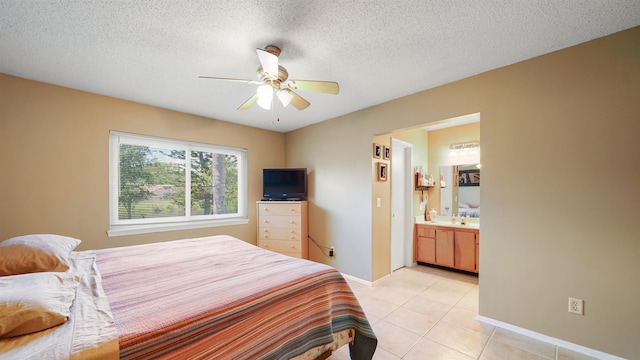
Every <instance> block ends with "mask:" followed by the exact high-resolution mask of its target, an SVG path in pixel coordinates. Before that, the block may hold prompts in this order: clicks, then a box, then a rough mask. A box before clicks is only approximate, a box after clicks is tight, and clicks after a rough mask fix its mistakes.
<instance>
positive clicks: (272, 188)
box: [262, 168, 307, 200]
mask: <svg viewBox="0 0 640 360" xmlns="http://www.w3.org/2000/svg"><path fill="white" fill-rule="evenodd" d="M262 197H263V199H265V200H305V199H306V198H307V169H306V168H290V169H262Z"/></svg>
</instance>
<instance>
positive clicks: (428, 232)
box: [417, 225, 436, 238]
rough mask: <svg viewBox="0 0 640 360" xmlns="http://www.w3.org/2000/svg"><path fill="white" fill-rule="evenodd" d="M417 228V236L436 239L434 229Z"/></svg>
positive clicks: (426, 227)
mask: <svg viewBox="0 0 640 360" xmlns="http://www.w3.org/2000/svg"><path fill="white" fill-rule="evenodd" d="M417 228H418V236H421V237H429V238H435V237H436V229H435V228H432V227H428V226H424V225H418V226H417Z"/></svg>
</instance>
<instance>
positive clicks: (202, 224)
mask: <svg viewBox="0 0 640 360" xmlns="http://www.w3.org/2000/svg"><path fill="white" fill-rule="evenodd" d="M248 223H249V219H248V218H235V219H224V220H203V221H183V222H175V223H164V224H145V225H139V224H138V225H111V228H110V229H109V231H107V236H109V237H116V236H126V235H136V234H148V233H155V232H163V231H174V230H189V229H201V228H206V227H218V226H230V225H245V224H248Z"/></svg>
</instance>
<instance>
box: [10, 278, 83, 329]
mask: <svg viewBox="0 0 640 360" xmlns="http://www.w3.org/2000/svg"><path fill="white" fill-rule="evenodd" d="M78 281H79V279H78V277H77V276H75V275H72V274H70V273H59V272H41V273H35V274H24V275H14V276H5V277H2V278H0V338H3V337H14V336H20V335H25V334H30V333H34V332H38V331H42V330H46V329H49V328H51V327H54V326H57V325H61V324H63V323H65V322H66V321H67V319H68V318H69V315H70V310H69V309H70V308H71V304H72V303H73V299H75V295H76V288H77V287H78Z"/></svg>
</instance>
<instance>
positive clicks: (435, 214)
mask: <svg viewBox="0 0 640 360" xmlns="http://www.w3.org/2000/svg"><path fill="white" fill-rule="evenodd" d="M437 217H438V212H437V211H436V209H433V208H432V209H431V211H429V218H430V219H431V221H432V222H436V218H437Z"/></svg>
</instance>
